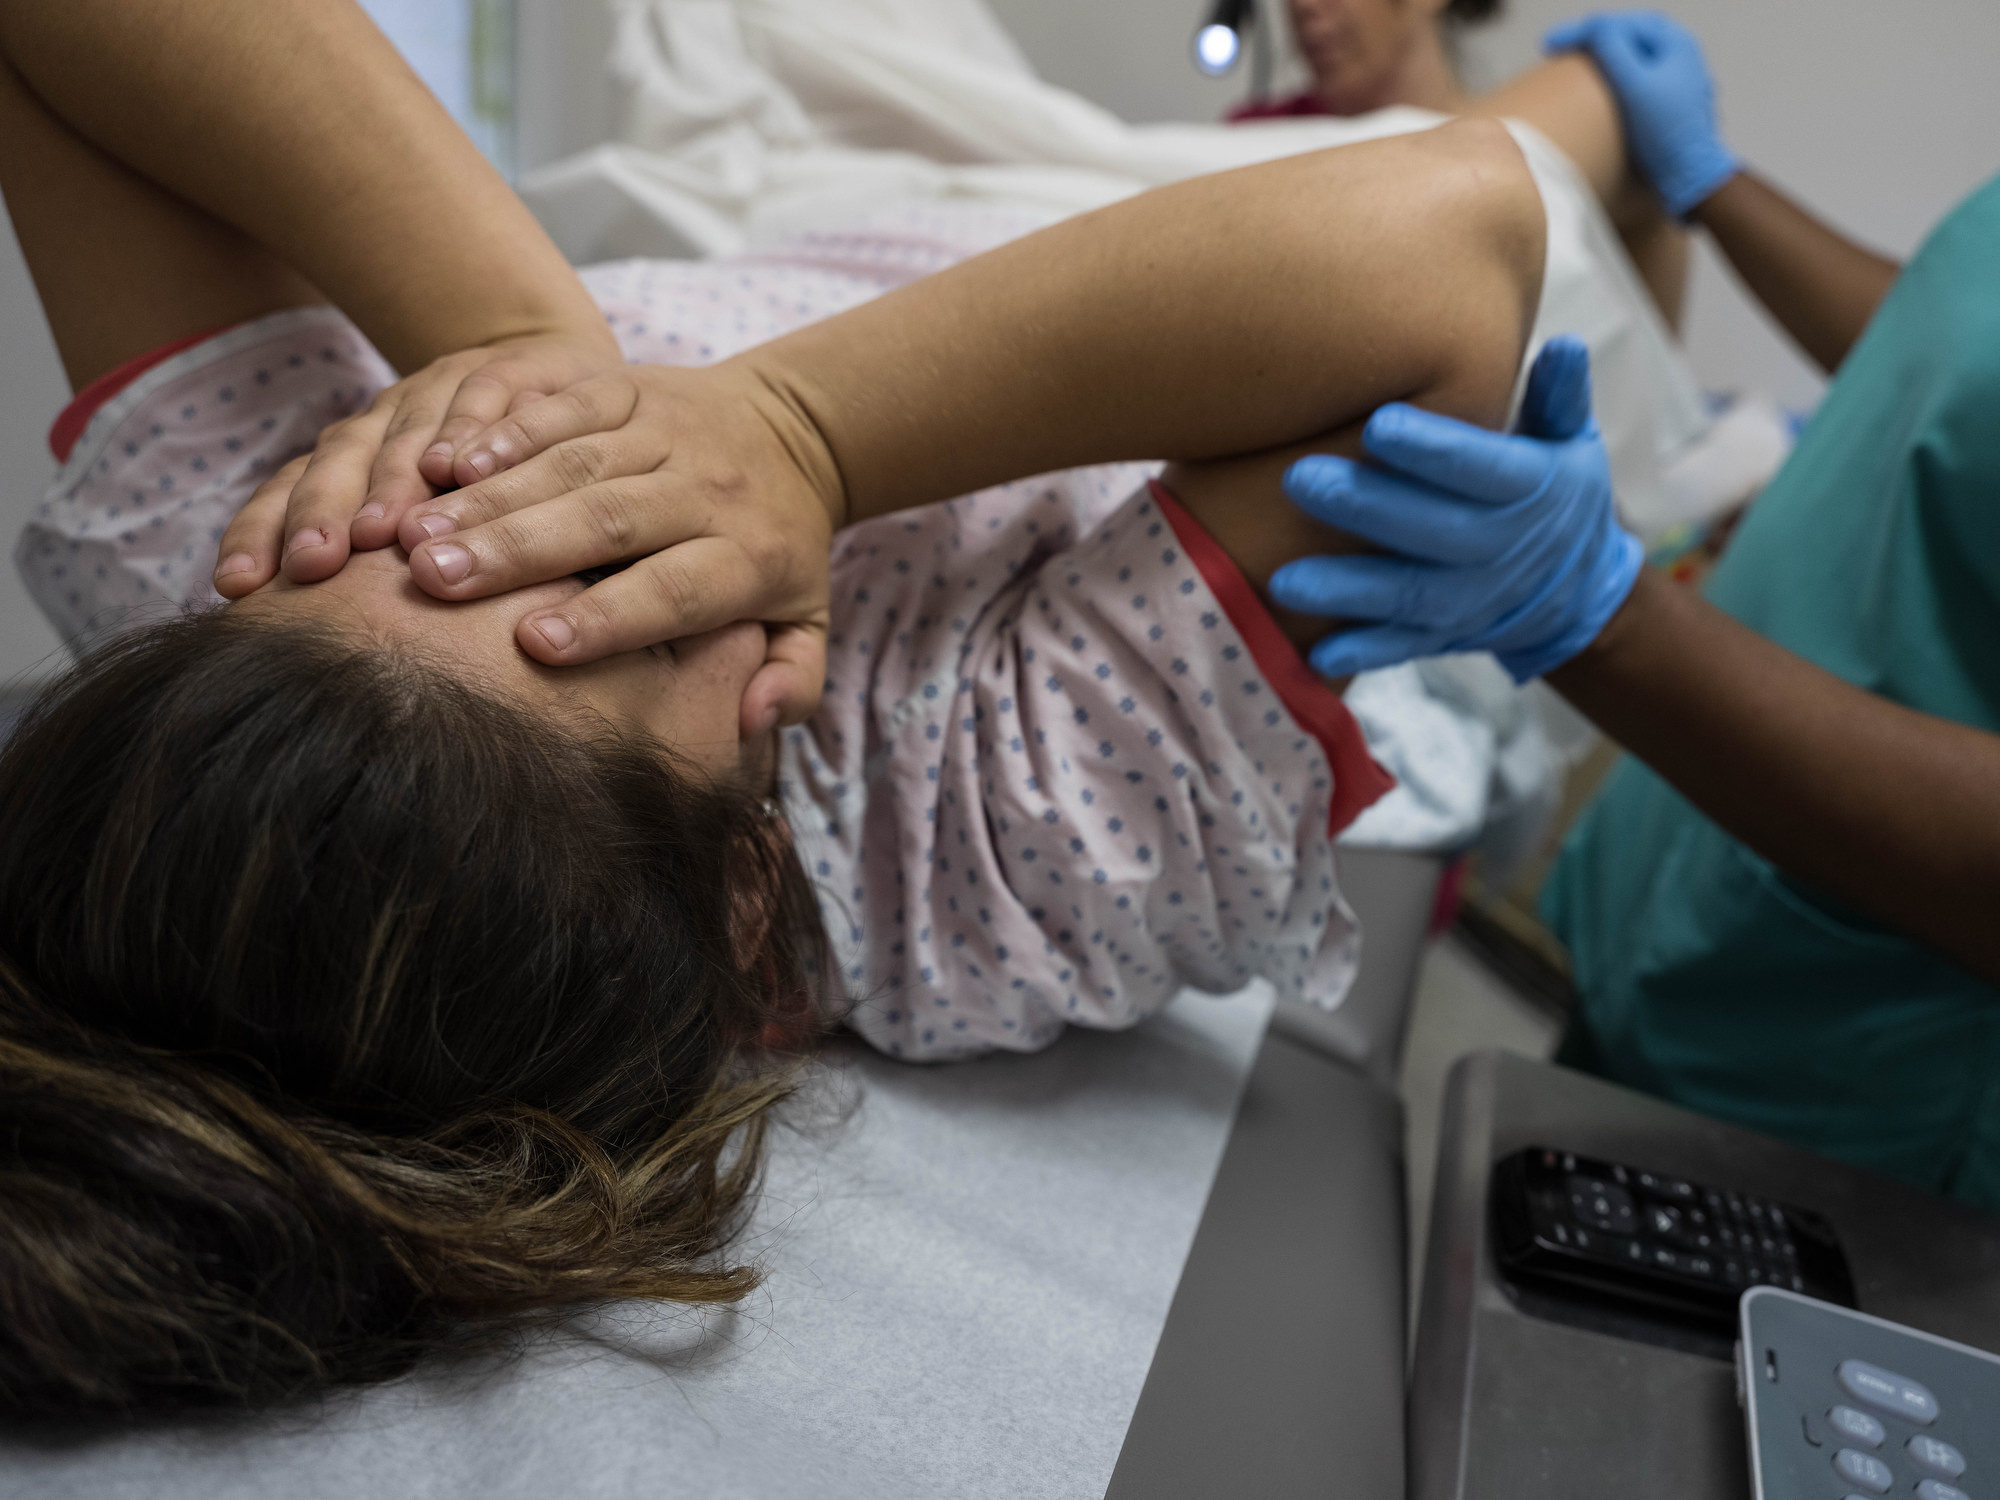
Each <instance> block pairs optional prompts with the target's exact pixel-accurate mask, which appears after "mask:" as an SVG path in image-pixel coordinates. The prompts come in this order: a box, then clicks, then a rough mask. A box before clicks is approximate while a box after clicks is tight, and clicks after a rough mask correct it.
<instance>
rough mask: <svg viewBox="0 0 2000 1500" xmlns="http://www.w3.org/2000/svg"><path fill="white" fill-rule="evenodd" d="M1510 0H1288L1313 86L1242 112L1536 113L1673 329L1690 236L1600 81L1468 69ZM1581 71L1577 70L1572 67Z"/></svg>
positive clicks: (1564, 62) (1238, 116)
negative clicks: (1499, 75) (1628, 143)
mask: <svg viewBox="0 0 2000 1500" xmlns="http://www.w3.org/2000/svg"><path fill="white" fill-rule="evenodd" d="M1505 9H1506V0H1288V4H1287V11H1288V14H1289V18H1290V21H1291V25H1292V34H1293V36H1294V38H1295V39H1296V41H1297V43H1298V48H1299V52H1300V54H1301V55H1302V56H1303V57H1304V58H1305V61H1306V65H1307V66H1308V67H1309V68H1310V69H1311V70H1312V84H1311V86H1310V87H1309V88H1305V89H1302V90H1300V91H1299V92H1298V93H1296V94H1291V95H1288V96H1286V97H1283V98H1279V99H1253V100H1251V101H1249V102H1248V103H1246V104H1244V105H1242V106H1241V107H1239V108H1238V109H1237V110H1235V111H1234V112H1233V113H1232V114H1231V115H1230V118H1231V119H1232V120H1236V121H1248V120H1266V119H1283V118H1297V117H1299V116H1305V115H1342V116H1347V115H1361V114H1367V113H1369V112H1370V111H1373V110H1378V109H1390V108H1393V107H1395V106H1398V105H1402V106H1407V107H1412V108H1416V109H1428V110H1435V111H1436V112H1437V113H1439V114H1444V115H1467V114H1477V115H1494V116H1505V117H1510V118H1521V117H1524V116H1525V117H1532V118H1533V119H1534V121H1535V123H1536V125H1537V127H1538V128H1539V129H1541V130H1542V132H1543V133H1544V134H1546V135H1547V136H1548V137H1549V138H1550V139H1551V140H1553V141H1554V142H1555V144H1556V145H1557V146H1559V147H1561V148H1562V150H1563V151H1564V153H1565V154H1566V155H1568V156H1569V157H1570V159H1571V160H1572V161H1574V162H1575V163H1576V165H1577V169H1578V170H1579V171H1581V172H1582V173H1583V175H1584V176H1585V178H1587V179H1588V180H1589V182H1590V185H1591V187H1592V188H1593V189H1594V190H1595V191H1596V193H1597V196H1598V200H1599V201H1600V202H1601V203H1602V204H1603V205H1604V210H1605V212H1606V213H1607V214H1608V215H1610V218H1611V222H1612V224H1613V225H1614V226H1615V227H1616V229H1617V230H1618V236H1619V238H1620V239H1621V240H1623V241H1624V243H1625V249H1626V253H1627V254H1629V255H1630V256H1631V257H1632V263H1633V265H1634V266H1635V267H1636V268H1637V270H1638V272H1639V275H1640V277H1641V279H1642V280H1644V282H1645V283H1646V288H1647V290H1648V291H1649V292H1651V293H1652V296H1653V301H1654V303H1655V304H1656V305H1657V306H1658V307H1659V309H1660V314H1661V316H1662V317H1664V318H1665V319H1666V320H1667V324H1668V326H1669V327H1671V328H1673V329H1674V330H1675V331H1677V332H1678V331H1679V328H1680V322H1681V311H1682V308H1683V306H1684V304H1685V302H1686V300H1687V278H1688V265H1689V262H1688V255H1689V243H1688V236H1687V234H1686V232H1685V231H1684V230H1683V228H1682V227H1681V225H1680V224H1679V222H1678V221H1677V220H1676V218H1674V217H1673V216H1671V215H1669V214H1667V213H1665V212H1663V211H1662V208H1661V204H1660V200H1659V198H1658V197H1657V196H1656V195H1655V193H1654V192H1653V190H1652V188H1651V186H1650V184H1649V183H1648V181H1647V180H1646V178H1645V177H1644V176H1643V175H1642V174H1640V173H1638V172H1637V171H1635V170H1633V169H1632V164H1631V163H1630V162H1628V160H1627V157H1626V155H1625V150H1624V146H1625V143H1624V141H1623V140H1622V138H1621V136H1620V134H1619V132H1618V131H1617V130H1616V129H1615V128H1613V127H1614V123H1615V122H1613V121H1611V120H1610V119H1609V118H1608V117H1600V110H1601V108H1602V104H1603V101H1601V100H1600V99H1599V98H1597V97H1596V93H1597V89H1598V88H1599V87H1601V84H1600V81H1599V80H1598V79H1597V78H1596V77H1594V76H1592V77H1589V78H1588V79H1586V78H1584V77H1583V76H1581V75H1582V74H1584V73H1586V72H1587V71H1588V70H1587V69H1583V68H1578V67H1576V63H1577V60H1576V59H1570V58H1563V57H1558V58H1556V59H1554V60H1552V61H1551V62H1547V63H1544V64H1543V65H1541V66H1540V67H1537V68H1531V69H1530V70H1528V71H1527V72H1526V73H1523V74H1521V75H1520V76H1519V77H1517V78H1514V79H1512V80H1510V81H1508V82H1507V83H1504V84H1502V85H1500V86H1499V87H1498V88H1495V89H1491V90H1488V91H1486V92H1484V93H1475V92H1474V91H1472V90H1470V89H1468V88H1467V87H1466V85H1465V81H1464V79H1463V78H1462V76H1461V74H1460V68H1459V58H1458V53H1459V45H1458V41H1459V36H1460V34H1461V33H1462V32H1463V31H1464V30H1465V29H1466V28H1467V27H1469V26H1476V25H1479V24H1482V23H1484V22H1487V21H1492V20H1495V19H1497V18H1499V17H1500V16H1501V14H1502V13H1503V12H1504V11H1505ZM1572 70H1574V71H1572Z"/></svg>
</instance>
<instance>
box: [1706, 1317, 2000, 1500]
mask: <svg viewBox="0 0 2000 1500" xmlns="http://www.w3.org/2000/svg"><path fill="white" fill-rule="evenodd" d="M1739 1316H1740V1328H1741V1342H1740V1343H1739V1344H1738V1346H1737V1369H1736V1376H1737V1382H1738V1388H1739V1391H1740V1393H1741V1396H1742V1402H1743V1417H1744V1421H1745V1422H1746V1424H1747V1425H1748V1427H1749V1435H1750V1469H1751V1475H1752V1479H1753V1481H1754V1483H1755V1486H1756V1495H1757V1500H1830V1497H1833V1496H1837V1495H1845V1496H1847V1500H1874V1497H1875V1496H1877V1495H1887V1494H1891V1493H1894V1494H1897V1495H1914V1496H1916V1497H1917V1500H1971V1497H1973V1496H1991V1495H2000V1356H1995V1355H1992V1354H1988V1353H1986V1352H1985V1351H1984V1350H1980V1349H1974V1348H1971V1347H1969V1346H1967V1345H1965V1344H1955V1343H1953V1342H1951V1341H1950V1340H1949V1339H1941V1338H1938V1337H1936V1336H1935V1335H1933V1334H1928V1333H1919V1332H1918V1331H1917V1330H1916V1329H1914V1328H1905V1327H1904V1326H1902V1325H1901V1324H1900V1323H1891V1322H1888V1321H1886V1320H1884V1319H1882V1318H1873V1317H1870V1316H1868V1315H1867V1314H1866V1313H1860V1312H1855V1311H1853V1310H1851V1309H1849V1308H1844V1307H1834V1306H1832V1305H1831V1304H1829V1303H1825V1302H1820V1301H1817V1300H1815V1299H1814V1298H1811V1297H1802V1296H1800V1295H1798V1294H1797V1293H1796V1292H1788V1291H1780V1290H1778V1289H1776V1288H1774V1287H1768V1286H1765V1287H1758V1288H1756V1289H1755V1290H1753V1291H1750V1292H1748V1293H1746V1294H1745V1295H1744V1297H1743V1301H1742V1307H1741V1310H1740V1314H1739Z"/></svg>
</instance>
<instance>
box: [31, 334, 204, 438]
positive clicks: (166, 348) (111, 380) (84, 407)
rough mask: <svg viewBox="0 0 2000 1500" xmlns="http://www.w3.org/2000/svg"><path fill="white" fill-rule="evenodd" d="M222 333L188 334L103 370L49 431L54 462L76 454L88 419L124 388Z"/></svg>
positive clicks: (73, 398)
mask: <svg viewBox="0 0 2000 1500" xmlns="http://www.w3.org/2000/svg"><path fill="white" fill-rule="evenodd" d="M221 331H222V330H221V329H219V328H211V329H208V330H207V331H206V332H203V333H191V334H189V335H188V336H187V337H186V338H184V339H175V340H174V341H173V342H172V343H171V344H162V345H161V346H160V347H159V348H157V349H152V350H148V351H147V352H146V353H144V354H142V355H140V356H139V357H138V358H137V359H128V360H126V361H125V363H124V364H122V365H120V366H119V367H118V368H117V369H115V370H107V371H106V372H105V373H104V374H102V375H100V376H98V377H97V379H95V380H93V381H91V382H90V384H89V385H87V386H85V387H84V388H83V389H82V390H80V391H78V392H77V393H76V395H75V396H73V397H72V398H71V399H70V403H69V405H68V406H65V407H64V408H63V409H62V414H61V415H60V416H58V417H57V418H56V420H55V425H54V426H53V427H51V428H49V451H50V452H52V453H54V454H55V456H56V462H57V463H59V464H66V463H68V462H69V456H70V454H72V453H74V452H75V451H76V443H77V439H78V438H80V437H82V436H83V429H84V428H86V427H88V426H89V425H90V419H91V418H92V417H94V416H96V415H97V413H98V411H99V409H100V408H102V407H103V406H104V404H105V403H106V402H107V401H109V400H111V398H112V397H114V396H116V395H117V394H118V393H119V392H120V391H122V390H124V389H125V387H127V386H128V385H130V384H131V383H132V382H133V381H135V380H137V379H138V378H139V377H140V376H141V375H143V374H145V373H146V372H147V371H148V370H150V369H152V368H153V366H155V365H162V364H165V363H166V362H167V361H168V360H170V359H172V358H173V357H174V356H175V355H176V354H179V353H180V352H181V350H183V349H192V348H193V347H194V346H195V345H196V344H199V343H200V342H201V341H202V340H203V339H209V338H214V337H215V335H216V334H218V333H220V332H221Z"/></svg>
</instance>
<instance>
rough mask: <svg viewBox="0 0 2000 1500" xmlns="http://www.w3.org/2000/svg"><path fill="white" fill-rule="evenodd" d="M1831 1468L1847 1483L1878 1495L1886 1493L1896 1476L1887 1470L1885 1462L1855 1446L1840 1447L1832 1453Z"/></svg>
mask: <svg viewBox="0 0 2000 1500" xmlns="http://www.w3.org/2000/svg"><path fill="white" fill-rule="evenodd" d="M1833 1469H1834V1472H1835V1473H1836V1474H1838V1475H1839V1476H1840V1477H1841V1478H1842V1479H1845V1480H1846V1481H1847V1482H1848V1483H1849V1484H1858V1485H1860V1486H1861V1488H1863V1489H1864V1490H1873V1491H1874V1492H1875V1493H1876V1494H1878V1495H1886V1494H1888V1493H1889V1486H1891V1485H1892V1484H1894V1483H1895V1482H1896V1476H1895V1475H1894V1474H1892V1473H1890V1472H1889V1466H1888V1465H1887V1464H1885V1463H1883V1462H1882V1460H1881V1459H1879V1458H1877V1457H1876V1456H1875V1455H1874V1454H1872V1453H1863V1452H1861V1451H1860V1450H1859V1449H1856V1448H1842V1449H1841V1450H1840V1451H1839V1452H1838V1453H1836V1454H1834V1455H1833Z"/></svg>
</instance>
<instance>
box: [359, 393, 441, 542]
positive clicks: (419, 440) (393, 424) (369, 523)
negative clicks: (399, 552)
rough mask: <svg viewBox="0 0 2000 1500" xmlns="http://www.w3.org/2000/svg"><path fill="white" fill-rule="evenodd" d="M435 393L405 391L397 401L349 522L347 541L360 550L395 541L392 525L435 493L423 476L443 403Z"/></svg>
mask: <svg viewBox="0 0 2000 1500" xmlns="http://www.w3.org/2000/svg"><path fill="white" fill-rule="evenodd" d="M437 395H438V393H436V392H429V393H422V394H419V393H416V392H411V393H409V394H407V395H406V396H405V397H404V398H403V400H402V401H401V402H400V403H399V404H398V406H397V408H396V412H395V415H394V417H393V418H392V419H391V420H390V422H389V424H388V429H387V431H386V432H385V434H384V435H383V438H382V442H381V446H380V448H378V449H377V450H376V454H375V461H374V463H373V464H372V465H371V466H370V468H369V474H368V487H367V491H366V493H365V494H364V495H363V497H362V501H361V505H360V507H359V509H357V510H356V511H355V513H354V519H353V521H352V522H351V523H350V526H349V530H348V539H349V541H350V542H351V543H352V544H353V546H354V547H355V548H356V549H357V550H359V551H362V552H372V551H374V550H375V549H377V548H378V547H386V546H388V545H389V544H390V543H391V542H393V541H395V540H396V534H397V528H398V527H400V526H401V525H402V521H403V516H404V515H405V514H406V513H407V512H408V511H409V509H410V507H411V506H413V505H421V504H422V503H423V502H424V501H426V500H428V499H430V498H431V496H432V495H433V494H434V493H436V492H435V491H434V490H433V489H432V487H431V485H430V483H429V481H428V480H426V479H425V478H424V475H423V472H422V468H421V464H422V460H423V455H424V450H425V448H426V447H427V446H428V445H429V444H430V442H431V440H432V439H433V438H435V437H436V436H437V431H438V421H439V418H440V416H441V414H442V410H443V405H442V401H441V400H439V399H436V397H437Z"/></svg>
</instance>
